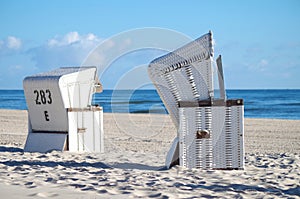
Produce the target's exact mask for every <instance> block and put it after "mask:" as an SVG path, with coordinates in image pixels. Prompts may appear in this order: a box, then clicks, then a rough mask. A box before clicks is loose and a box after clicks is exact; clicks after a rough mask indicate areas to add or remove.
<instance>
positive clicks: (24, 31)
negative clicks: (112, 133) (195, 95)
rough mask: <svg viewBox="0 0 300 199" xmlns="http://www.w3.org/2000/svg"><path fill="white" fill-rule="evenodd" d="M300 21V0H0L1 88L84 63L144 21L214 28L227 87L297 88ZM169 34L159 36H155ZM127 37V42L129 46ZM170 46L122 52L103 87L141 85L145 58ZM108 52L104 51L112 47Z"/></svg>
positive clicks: (181, 29)
mask: <svg viewBox="0 0 300 199" xmlns="http://www.w3.org/2000/svg"><path fill="white" fill-rule="evenodd" d="M299 22H300V1H298V0H282V1H279V0H252V1H221V0H219V1H155V0H152V1H89V0H87V1H74V0H73V1H67V0H66V1H58V0H52V1H33V0H27V1H16V0H3V1H0V30H1V31H0V89H21V88H22V80H23V78H24V77H25V76H28V75H31V74H35V73H38V72H44V71H48V70H50V69H54V68H58V67H61V66H74V65H77V66H80V65H81V64H82V63H83V62H84V60H85V59H86V57H88V55H89V53H90V52H91V51H92V50H93V49H95V48H96V47H97V46H99V45H100V46H101V43H103V42H105V41H107V39H110V38H115V37H116V35H120V34H123V33H124V32H126V31H127V32H128V31H132V30H135V29H143V28H146V27H157V28H162V29H167V30H170V31H172V30H174V32H175V33H177V34H182V35H185V36H186V37H189V38H192V39H196V38H197V37H199V36H201V35H202V34H205V33H207V32H208V31H209V30H212V31H213V33H214V38H215V41H216V46H215V49H216V53H218V54H222V56H223V57H222V58H223V65H224V70H225V71H224V72H225V84H226V86H227V88H232V89H246V88H249V89H256V88H259V89H267V88H283V89H293V88H300V78H299V74H300V37H299V35H300V25H299V24H300V23H299ZM138 36H139V35H138ZM166 38H168V37H164V38H161V37H158V38H157V42H158V43H159V42H162V41H160V40H164V39H166ZM144 39H147V37H146V36H144ZM126 41H127V40H125V41H124V45H125V44H126V45H130V42H127V43H126ZM114 42H117V41H114ZM121 42H122V41H121ZM106 43H107V44H108V42H106ZM174 43H176V41H174ZM147 45H148V44H147ZM118 46H119V47H120V45H118ZM150 46H152V45H150ZM154 46H155V45H154ZM115 47H116V45H113V44H112V45H111V46H110V45H107V46H106V47H105V48H115ZM146 47H147V46H146ZM112 50H114V49H112ZM165 50H166V49H163V50H162V49H152V50H151V49H146V50H145V49H140V50H135V51H129V52H127V53H126V54H121V55H120V56H119V57H117V59H115V60H114V61H113V62H112V63H110V65H109V68H108V69H107V70H106V71H105V75H102V76H101V75H100V76H101V81H102V83H103V85H104V88H116V87H117V86H116V85H117V82H121V81H120V79H122V78H123V79H128V78H129V79H128V81H126V86H125V88H130V87H131V88H136V87H139V86H141V81H140V80H144V81H145V84H148V83H149V79H148V77H147V72H146V67H147V64H148V63H149V62H150V61H151V60H152V59H154V58H156V57H157V56H160V55H162V54H164V53H165ZM103 52H104V55H103V56H105V52H108V51H103ZM101 56H102V55H99V57H97V58H96V59H94V60H95V65H101V64H102V63H101V61H103V59H102V57H101ZM126 74H128V77H126ZM124 77H125V78H124ZM122 85H124V84H123V83H122Z"/></svg>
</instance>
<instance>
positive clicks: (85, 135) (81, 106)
mask: <svg viewBox="0 0 300 199" xmlns="http://www.w3.org/2000/svg"><path fill="white" fill-rule="evenodd" d="M23 86H24V94H25V98H26V103H27V107H28V136H27V140H26V144H25V147H24V151H28V152H48V151H51V150H59V151H63V150H68V151H87V152H103V151H104V145H103V109H102V107H100V106H93V105H92V96H93V94H94V93H95V92H102V86H101V84H100V82H99V80H98V77H97V68H96V67H63V68H58V69H55V70H52V71H49V72H44V73H40V74H36V75H32V76H28V77H26V78H25V79H24V81H23Z"/></svg>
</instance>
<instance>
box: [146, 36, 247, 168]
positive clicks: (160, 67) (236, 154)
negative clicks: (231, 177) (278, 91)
mask: <svg viewBox="0 0 300 199" xmlns="http://www.w3.org/2000/svg"><path fill="white" fill-rule="evenodd" d="M213 58H214V49H213V38H212V33H211V32H209V33H207V34H205V35H203V36H202V37H200V38H198V39H196V40H194V41H192V42H190V43H188V44H186V45H185V46H183V47H181V48H179V49H177V50H175V51H173V52H170V53H168V54H166V55H164V56H162V57H159V58H157V59H155V60H153V61H152V62H151V63H150V65H149V67H148V73H149V76H150V78H151V80H152V81H153V83H154V85H155V87H156V89H157V91H158V93H159V95H160V97H161V99H162V101H163V103H164V105H165V107H166V108H167V110H168V112H169V114H170V116H171V118H172V120H173V123H174V124H175V126H176V128H177V137H176V138H175V139H174V141H173V143H172V145H171V148H170V150H169V152H168V154H167V158H166V166H167V167H168V168H169V167H171V166H172V165H174V164H178V162H179V164H180V165H181V166H185V167H188V168H203V169H243V167H244V138H243V136H244V124H243V119H244V112H243V111H244V106H243V100H242V99H237V100H227V99H226V93H225V88H224V78H223V69H222V60H221V56H219V57H218V58H217V60H216V62H215V61H214V59H213ZM214 80H218V84H216V85H215V88H214V82H216V81H214ZM217 88H218V89H217Z"/></svg>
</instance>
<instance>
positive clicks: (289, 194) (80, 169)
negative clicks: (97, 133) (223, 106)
mask: <svg viewBox="0 0 300 199" xmlns="http://www.w3.org/2000/svg"><path fill="white" fill-rule="evenodd" d="M104 133H105V141H104V143H105V153H102V154H100V153H98V154H97V153H71V152H57V151H53V152H51V153H45V154H43V153H27V152H25V153H24V152H23V147H24V144H25V141H26V137H27V112H26V111H17V110H0V178H1V181H0V194H1V198H2V197H3V198H300V153H299V151H300V120H277V119H248V118H246V119H245V151H246V157H245V158H246V163H245V170H239V171H220V170H212V171H210V170H197V169H186V168H182V167H180V166H175V167H173V168H171V169H169V170H166V169H165V168H164V161H165V156H166V153H167V151H168V149H169V146H170V144H171V142H172V140H173V138H174V137H175V136H176V129H175V127H174V126H173V123H172V122H171V119H170V117H169V116H168V115H159V114H113V113H105V114H104Z"/></svg>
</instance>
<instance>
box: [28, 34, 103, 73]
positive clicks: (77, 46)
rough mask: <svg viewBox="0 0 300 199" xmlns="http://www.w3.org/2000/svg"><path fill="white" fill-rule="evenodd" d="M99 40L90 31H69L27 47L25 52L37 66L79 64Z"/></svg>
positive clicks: (48, 66) (54, 66)
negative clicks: (82, 33)
mask: <svg viewBox="0 0 300 199" xmlns="http://www.w3.org/2000/svg"><path fill="white" fill-rule="evenodd" d="M101 41H102V39H100V38H99V37H97V36H96V35H94V34H92V33H89V34H86V35H80V34H79V33H78V32H69V33H67V34H65V35H63V36H55V37H54V38H51V39H49V40H48V41H47V42H45V43H44V44H42V45H40V46H38V47H35V48H31V49H29V50H28V51H27V53H28V54H29V55H30V56H31V59H32V61H34V62H35V63H36V66H37V67H38V68H48V69H52V68H58V67H62V66H80V64H81V63H82V62H83V60H84V59H85V58H86V56H87V55H88V54H89V52H90V51H91V50H92V49H94V48H95V47H96V46H97V45H98V44H99V43H100V42H101ZM43 70H44V69H43Z"/></svg>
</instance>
